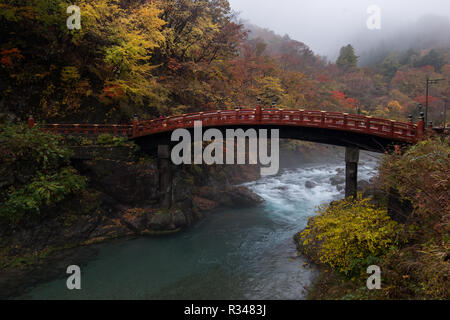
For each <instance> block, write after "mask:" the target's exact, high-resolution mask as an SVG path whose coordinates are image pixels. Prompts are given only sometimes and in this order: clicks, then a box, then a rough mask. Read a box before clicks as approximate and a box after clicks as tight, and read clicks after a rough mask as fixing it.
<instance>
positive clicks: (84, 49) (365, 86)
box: [0, 0, 450, 123]
mask: <svg viewBox="0 0 450 320" xmlns="http://www.w3.org/2000/svg"><path fill="white" fill-rule="evenodd" d="M71 4H72V3H70V1H65V0H25V1H18V0H7V1H6V0H2V1H1V4H0V9H1V10H0V24H1V27H2V34H1V41H0V43H1V44H0V46H1V47H0V79H1V80H0V91H1V100H0V106H1V109H2V110H6V111H7V112H9V113H11V114H14V115H15V116H17V117H19V118H21V119H24V118H25V117H26V116H27V115H28V114H29V113H33V114H34V115H35V117H36V118H37V119H38V120H46V121H48V122H54V121H65V122H100V123H101V122H117V121H121V122H129V121H130V118H131V117H132V116H133V114H134V113H137V114H138V115H139V116H140V117H141V118H153V117H157V116H159V115H170V114H180V113H186V112H191V111H198V110H208V109H217V108H234V107H236V106H253V105H254V104H255V101H256V98H257V97H258V96H260V97H261V98H262V100H263V102H264V103H265V104H269V105H270V104H271V103H272V102H275V103H276V105H277V106H278V107H281V108H307V109H322V110H340V111H346V112H350V113H356V112H358V111H360V112H362V113H367V114H371V115H374V116H380V117H390V118H394V119H406V117H407V115H408V114H409V113H413V114H414V115H417V110H416V109H417V104H418V103H419V102H422V103H423V102H424V95H425V79H426V78H427V77H432V78H445V79H447V80H445V81H441V82H440V83H439V84H438V85H436V86H434V87H433V88H432V91H431V96H432V97H431V98H430V99H431V100H430V101H431V103H432V114H433V116H432V117H431V118H432V119H434V120H436V121H438V120H440V121H442V117H441V114H440V113H441V111H442V108H443V97H444V96H448V94H449V91H450V86H449V83H448V79H449V78H450V51H449V50H444V49H440V50H433V48H428V50H422V51H414V50H412V49H411V50H407V51H405V52H392V53H391V54H390V55H389V56H388V57H386V59H384V60H383V61H382V62H381V63H379V64H376V65H373V66H371V67H370V68H358V66H357V60H358V57H356V56H355V54H354V50H353V47H352V46H351V45H347V44H343V45H345V46H344V47H343V48H342V49H341V53H340V56H339V58H338V60H337V63H328V62H326V60H325V59H324V58H322V57H319V56H317V55H315V54H314V53H313V52H312V51H311V50H310V49H309V48H308V46H307V45H306V44H304V43H302V42H299V41H297V40H293V39H290V38H289V36H284V37H281V36H278V35H276V34H274V33H273V32H270V31H268V30H264V29H261V28H258V27H256V26H244V25H242V24H240V23H238V22H237V21H239V20H238V17H236V16H235V15H234V14H233V11H232V10H231V8H230V5H229V3H228V1H226V0H211V1H207V0H202V1H192V0H170V1H160V0H156V1H139V0H117V1H111V0H92V1H91V0H90V1H87V0H80V1H78V3H77V5H78V6H79V7H80V9H81V29H80V30H77V29H74V30H69V29H68V28H67V26H66V20H67V18H68V16H69V14H67V13H66V9H67V7H68V6H69V5H71ZM299 40H301V39H299Z"/></svg>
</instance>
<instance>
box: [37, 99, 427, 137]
mask: <svg viewBox="0 0 450 320" xmlns="http://www.w3.org/2000/svg"><path fill="white" fill-rule="evenodd" d="M195 121H202V125H203V126H204V127H213V126H226V125H290V126H302V127H316V128H325V129H333V130H345V131H349V132H357V133H365V134H371V135H376V136H380V137H386V138H391V139H395V140H400V141H405V142H417V141H418V139H419V130H418V126H417V125H415V124H413V123H411V122H410V123H406V122H397V121H393V120H386V119H380V118H373V117H369V116H363V115H353V114H347V113H340V112H328V111H315V110H282V109H263V108H261V107H257V108H256V109H236V110H218V111H207V112H199V113H192V114H184V115H180V116H172V117H168V118H164V119H155V120H143V121H135V122H134V123H133V124H132V125H109V124H98V125H97V124H95V125H93V124H44V125H41V127H42V128H44V130H48V131H51V132H55V133H60V134H86V135H91V134H92V135H97V134H101V133H110V134H114V135H128V136H130V137H132V138H137V137H141V136H144V135H149V134H155V133H160V132H167V131H172V130H175V129H177V128H192V127H194V122H195Z"/></svg>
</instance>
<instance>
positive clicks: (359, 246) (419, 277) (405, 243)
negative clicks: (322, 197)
mask: <svg viewBox="0 0 450 320" xmlns="http://www.w3.org/2000/svg"><path fill="white" fill-rule="evenodd" d="M449 152H450V147H449V141H448V139H442V140H439V139H437V138H436V139H429V140H425V141H423V142H421V143H419V144H418V145H417V146H414V147H411V148H409V149H408V150H405V152H404V154H403V155H386V156H385V157H384V159H383V161H382V162H381V165H380V173H379V175H378V177H377V179H376V182H375V183H376V186H377V188H378V189H379V190H380V191H382V192H384V196H381V197H371V198H367V199H363V198H362V197H361V198H359V199H357V200H356V201H349V200H342V201H337V202H333V203H331V204H330V205H328V206H325V207H322V208H321V209H319V211H318V215H317V216H315V217H313V218H311V219H310V220H309V221H308V224H307V226H306V228H304V229H303V230H302V231H301V232H299V233H297V234H296V235H295V236H294V241H295V243H296V245H297V248H298V250H299V252H301V254H304V255H305V256H306V257H308V259H309V260H310V261H312V262H314V263H315V264H317V265H318V268H319V270H320V273H319V276H318V278H317V280H316V281H315V283H314V284H313V285H312V286H311V287H310V290H309V294H308V298H310V299H449V298H450V278H449V276H450V259H449V257H450V251H449V249H450V242H449V240H450V239H449V237H448V235H449V234H450V229H449V212H450V210H449V209H450V207H449V206H450V199H449V193H448V188H449V184H448V172H449V169H450V168H449V161H448V160H449ZM425 169H426V170H425ZM389 194H390V195H391V196H390V197H388V195H389ZM392 196H394V198H395V199H392ZM387 205H389V207H387ZM371 265H376V266H378V267H380V270H381V289H379V290H369V289H368V287H367V285H366V281H367V279H368V277H369V276H370V274H367V272H366V271H367V268H368V267H369V266H371Z"/></svg>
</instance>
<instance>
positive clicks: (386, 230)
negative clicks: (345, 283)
mask: <svg viewBox="0 0 450 320" xmlns="http://www.w3.org/2000/svg"><path fill="white" fill-rule="evenodd" d="M318 213H319V215H318V216H315V217H312V218H310V220H309V222H308V226H307V227H306V229H304V230H303V232H301V233H300V235H299V236H298V238H297V241H298V242H299V244H300V247H302V248H303V251H304V252H305V253H310V254H314V255H315V256H316V258H317V260H318V262H320V263H324V264H327V265H329V266H330V267H332V268H333V269H335V270H337V271H339V272H341V273H343V274H345V275H352V274H359V273H361V272H362V271H364V269H365V268H367V266H368V265H370V264H373V263H374V262H376V261H377V260H378V258H379V257H381V256H383V255H384V254H385V253H386V252H387V251H388V250H389V249H390V248H391V247H393V246H395V245H396V244H397V236H398V231H397V230H399V229H400V228H399V226H398V224H397V223H396V222H394V221H392V220H391V219H390V218H389V216H388V215H387V211H386V210H385V209H378V208H376V207H375V206H374V205H373V204H372V203H370V200H369V199H362V197H361V195H359V196H358V198H357V200H355V201H352V199H347V200H342V201H338V202H335V203H333V204H332V205H326V206H322V207H320V208H319V212H318Z"/></svg>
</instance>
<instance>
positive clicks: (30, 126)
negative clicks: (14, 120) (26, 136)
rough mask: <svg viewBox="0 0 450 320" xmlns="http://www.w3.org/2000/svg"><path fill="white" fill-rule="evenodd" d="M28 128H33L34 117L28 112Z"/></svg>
mask: <svg viewBox="0 0 450 320" xmlns="http://www.w3.org/2000/svg"><path fill="white" fill-rule="evenodd" d="M27 123H28V128H30V129H33V127H34V118H33V115H32V114H31V113H30V115H29V116H28V122H27Z"/></svg>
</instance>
